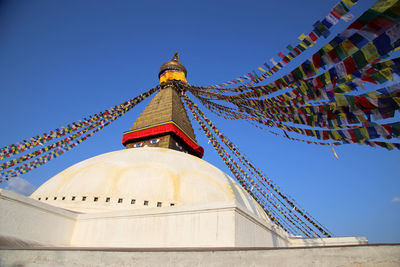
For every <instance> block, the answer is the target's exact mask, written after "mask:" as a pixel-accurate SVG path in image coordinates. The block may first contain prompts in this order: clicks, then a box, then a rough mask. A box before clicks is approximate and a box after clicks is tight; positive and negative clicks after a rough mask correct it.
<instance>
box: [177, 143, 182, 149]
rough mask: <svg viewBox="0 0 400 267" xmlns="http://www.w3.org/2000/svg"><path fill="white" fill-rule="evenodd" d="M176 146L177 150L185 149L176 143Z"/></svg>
mask: <svg viewBox="0 0 400 267" xmlns="http://www.w3.org/2000/svg"><path fill="white" fill-rule="evenodd" d="M175 145H176V147H177V148H179V149H183V147H182V146H181V145H180V144H178V142H175Z"/></svg>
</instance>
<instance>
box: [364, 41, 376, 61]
mask: <svg viewBox="0 0 400 267" xmlns="http://www.w3.org/2000/svg"><path fill="white" fill-rule="evenodd" d="M361 52H362V53H363V54H364V56H365V59H366V60H367V61H368V62H369V63H372V62H373V61H374V60H376V59H377V58H379V57H380V55H379V53H378V51H377V50H376V47H375V46H374V45H373V44H372V43H368V44H367V45H366V46H364V47H363V48H361Z"/></svg>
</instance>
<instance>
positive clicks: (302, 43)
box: [299, 42, 307, 49]
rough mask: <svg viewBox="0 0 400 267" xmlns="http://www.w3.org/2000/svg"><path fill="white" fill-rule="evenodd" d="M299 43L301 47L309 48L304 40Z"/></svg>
mask: <svg viewBox="0 0 400 267" xmlns="http://www.w3.org/2000/svg"><path fill="white" fill-rule="evenodd" d="M299 45H300V46H301V47H303V48H304V49H307V46H306V44H305V43H304V42H300V43H299Z"/></svg>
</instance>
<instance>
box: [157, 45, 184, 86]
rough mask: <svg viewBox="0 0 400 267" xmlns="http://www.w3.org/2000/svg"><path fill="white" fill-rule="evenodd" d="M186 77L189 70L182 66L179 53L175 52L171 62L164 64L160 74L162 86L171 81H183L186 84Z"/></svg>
mask: <svg viewBox="0 0 400 267" xmlns="http://www.w3.org/2000/svg"><path fill="white" fill-rule="evenodd" d="M186 76H187V70H186V68H185V66H183V65H182V64H181V61H180V60H179V54H178V52H175V54H174V56H173V57H172V59H171V60H170V61H168V62H165V63H164V64H162V65H161V67H160V71H159V72H158V78H159V79H160V84H161V83H164V82H167V81H170V80H176V81H182V82H184V83H186Z"/></svg>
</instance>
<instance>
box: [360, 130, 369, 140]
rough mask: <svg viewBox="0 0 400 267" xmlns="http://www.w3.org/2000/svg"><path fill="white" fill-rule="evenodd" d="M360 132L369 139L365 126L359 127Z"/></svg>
mask: <svg viewBox="0 0 400 267" xmlns="http://www.w3.org/2000/svg"><path fill="white" fill-rule="evenodd" d="M360 133H361V135H362V136H363V137H364V138H365V139H369V138H370V136H369V133H368V130H367V129H366V128H360Z"/></svg>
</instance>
